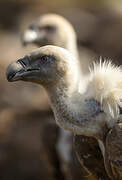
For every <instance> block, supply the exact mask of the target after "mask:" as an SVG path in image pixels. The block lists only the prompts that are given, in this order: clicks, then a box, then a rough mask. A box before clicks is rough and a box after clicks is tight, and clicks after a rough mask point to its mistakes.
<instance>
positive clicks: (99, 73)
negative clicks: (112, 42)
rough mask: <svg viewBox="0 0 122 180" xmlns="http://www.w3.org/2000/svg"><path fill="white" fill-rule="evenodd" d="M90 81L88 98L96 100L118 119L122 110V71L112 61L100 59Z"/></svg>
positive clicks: (92, 69)
mask: <svg viewBox="0 0 122 180" xmlns="http://www.w3.org/2000/svg"><path fill="white" fill-rule="evenodd" d="M90 72H91V73H90V81H89V83H88V84H89V85H88V89H87V97H89V98H94V99H95V100H97V101H99V102H100V104H101V105H102V108H103V110H104V111H105V112H106V113H107V114H109V115H111V116H112V117H113V118H115V117H118V115H119V109H120V108H122V69H121V67H120V66H119V67H118V66H115V65H114V64H112V62H111V61H107V60H104V61H103V62H102V59H101V58H100V62H99V63H98V62H96V63H95V62H94V63H93V68H90Z"/></svg>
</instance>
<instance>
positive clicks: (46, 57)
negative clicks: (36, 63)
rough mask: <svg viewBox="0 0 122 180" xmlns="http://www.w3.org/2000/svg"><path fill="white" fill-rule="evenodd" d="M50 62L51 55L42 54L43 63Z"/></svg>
mask: <svg viewBox="0 0 122 180" xmlns="http://www.w3.org/2000/svg"><path fill="white" fill-rule="evenodd" d="M49 62H50V57H49V56H42V57H41V63H43V64H48V63H49Z"/></svg>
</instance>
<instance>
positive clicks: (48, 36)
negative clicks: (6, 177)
mask: <svg viewBox="0 0 122 180" xmlns="http://www.w3.org/2000/svg"><path fill="white" fill-rule="evenodd" d="M22 42H23V44H24V45H27V44H31V43H33V44H36V45H37V46H38V47H40V46H43V45H47V44H53V45H56V46H61V47H63V48H66V49H68V50H69V51H70V52H71V53H72V54H73V55H74V56H75V57H76V58H77V59H78V60H79V61H80V63H81V69H82V71H83V72H82V73H83V74H85V75H86V74H88V64H89V59H90V55H91V57H92V58H93V55H94V53H91V54H90V55H89V53H88V54H87V49H84V48H82V49H80V50H81V52H80V55H81V57H79V52H78V48H77V37H76V33H75V30H74V29H73V27H72V25H71V24H70V23H69V22H68V21H67V20H66V19H64V18H63V17H61V16H59V15H56V14H46V15H42V16H41V17H40V18H39V19H37V21H35V22H34V23H33V24H31V25H30V26H29V27H28V29H27V30H25V31H24V33H23V35H22ZM80 58H81V60H80ZM84 67H85V68H84ZM84 78H85V76H84ZM48 126H49V127H50V128H49V129H51V127H52V125H51V124H50V122H49V123H48V124H47V125H46V127H45V129H44V130H43V133H44V135H41V136H42V137H46V136H48V135H47V134H46V133H47V129H48ZM54 127H55V126H54ZM54 127H53V128H52V131H51V130H50V132H51V133H50V138H51V134H53V132H54ZM55 128H56V127H55ZM56 129H59V128H56ZM57 132H58V134H59V135H58V137H59V138H58V140H57V143H56V144H55V143H53V147H52V148H54V149H55V154H53V153H52V154H51V153H50V152H54V150H53V151H51V149H50V150H49V151H47V148H46V146H45V141H46V140H45V139H44V138H43V139H41V141H42V143H43V146H44V148H45V150H44V151H45V152H47V156H48V157H51V158H52V159H56V158H57V159H59V160H60V159H62V160H63V161H64V162H67V163H68V161H69V162H70V161H72V154H71V151H72V141H71V140H70V139H71V137H70V136H71V135H70V134H69V133H68V132H67V133H66V132H65V131H64V130H62V129H59V130H58V131H57ZM48 138H49V137H48ZM80 138H81V140H80ZM84 138H85V139H87V137H83V136H81V137H78V138H77V136H76V142H77V144H78V141H79V143H80V144H79V145H77V144H76V143H75V144H76V146H77V147H79V149H77V148H75V150H76V152H78V153H77V154H79V155H80V159H82V162H81V164H82V167H84V171H86V172H85V173H86V174H88V175H89V174H90V173H91V174H93V176H95V177H101V178H103V179H105V177H107V175H106V172H105V169H104V163H103V158H102V154H100V150H99V146H98V144H97V142H96V141H95V139H93V138H91V139H90V138H88V139H87V141H86V144H85V143H84V142H82V141H84ZM68 139H69V140H68ZM74 139H75V138H74ZM67 140H68V141H67ZM90 140H91V141H90ZM50 141H51V140H50ZM50 141H49V142H50ZM81 142H82V143H83V144H82V143H81ZM67 144H68V145H69V147H68V145H67ZM93 145H94V146H93ZM57 146H58V149H57ZM48 149H49V147H48ZM90 149H92V153H91V152H90ZM93 149H94V151H93ZM79 151H80V153H79ZM83 153H84V154H83ZM89 153H90V158H89V157H87V156H85V154H89ZM56 154H57V155H58V156H57V157H56ZM96 154H98V156H97V158H96ZM85 157H87V158H85ZM98 157H99V158H98ZM49 161H50V163H51V166H55V164H54V163H53V162H51V160H50V158H49ZM86 161H87V163H86ZM99 161H101V166H100V167H99V168H97V170H96V169H95V167H96V166H97V164H99ZM47 164H48V163H47ZM61 164H62V163H61ZM67 165H68V164H67ZM84 165H85V166H86V167H85V166H84ZM75 167H76V168H77V166H75ZM75 167H74V169H75ZM93 167H94V168H93ZM48 169H50V168H48Z"/></svg>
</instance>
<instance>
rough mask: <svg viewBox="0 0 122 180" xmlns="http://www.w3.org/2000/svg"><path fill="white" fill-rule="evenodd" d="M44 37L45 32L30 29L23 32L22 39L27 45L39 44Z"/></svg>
mask: <svg viewBox="0 0 122 180" xmlns="http://www.w3.org/2000/svg"><path fill="white" fill-rule="evenodd" d="M43 37H44V32H39V30H35V29H34V30H31V29H28V30H26V31H25V32H24V33H23V34H22V36H21V40H22V44H23V45H24V46H26V45H27V44H31V43H35V44H39V43H40V40H43Z"/></svg>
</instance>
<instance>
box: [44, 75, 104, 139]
mask: <svg viewBox="0 0 122 180" xmlns="http://www.w3.org/2000/svg"><path fill="white" fill-rule="evenodd" d="M73 75H74V76H75V74H73ZM69 81H71V79H69ZM78 83H79V81H76V82H75V83H74V85H73V81H72V84H70V82H69V87H67V84H68V82H66V81H65V80H63V81H60V82H59V84H58V86H51V88H48V89H47V92H48V96H49V99H50V104H51V107H52V109H53V112H54V115H55V119H56V121H57V123H58V124H59V126H60V127H62V128H64V129H66V130H70V131H72V132H73V133H76V134H80V135H85V136H93V137H95V138H97V139H102V138H103V136H104V135H103V134H102V133H103V132H105V128H106V126H105V119H106V116H105V114H103V113H102V114H100V115H98V116H97V117H88V116H87V113H88V112H87V109H88V104H87V103H86V101H85V99H84V96H83V95H82V94H79V93H78V88H77V87H78ZM70 85H71V86H70ZM72 86H73V87H75V88H74V90H73V88H72ZM103 124H104V125H103ZM103 128H104V131H103Z"/></svg>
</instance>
